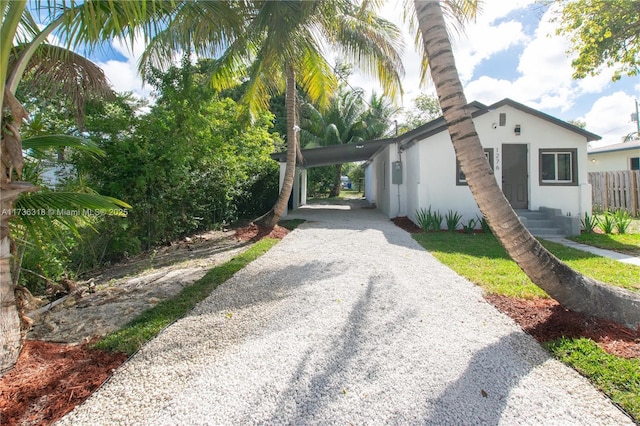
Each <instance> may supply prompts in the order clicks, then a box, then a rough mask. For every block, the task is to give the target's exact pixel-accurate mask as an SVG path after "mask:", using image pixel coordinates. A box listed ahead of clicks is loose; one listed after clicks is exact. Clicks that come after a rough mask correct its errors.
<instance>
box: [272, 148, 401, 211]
mask: <svg viewBox="0 0 640 426" xmlns="http://www.w3.org/2000/svg"><path fill="white" fill-rule="evenodd" d="M394 141H395V139H393V138H388V139H377V140H373V141H366V142H360V143H349V144H342V145H331V146H324V147H320V148H308V149H303V150H301V151H302V162H300V161H299V160H298V163H297V164H296V174H295V176H294V181H293V190H292V193H293V208H294V209H297V208H298V207H300V206H301V205H305V204H306V203H307V169H310V168H312V167H320V166H330V165H333V164H341V163H352V162H356V161H367V160H369V159H371V158H372V157H373V156H374V155H375V154H376V153H378V151H379V150H382V149H384V148H385V147H386V146H387V145H389V144H391V143H393V142H394ZM271 158H273V159H274V160H276V161H278V162H279V163H280V185H279V189H282V183H283V181H284V174H285V170H286V162H287V152H286V151H282V152H276V153H273V154H271Z"/></svg>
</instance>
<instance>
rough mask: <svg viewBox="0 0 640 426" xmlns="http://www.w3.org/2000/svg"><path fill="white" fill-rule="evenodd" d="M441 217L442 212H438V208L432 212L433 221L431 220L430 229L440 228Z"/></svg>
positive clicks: (437, 229)
mask: <svg viewBox="0 0 640 426" xmlns="http://www.w3.org/2000/svg"><path fill="white" fill-rule="evenodd" d="M443 219H444V218H443V217H442V213H440V212H439V211H438V210H436V211H435V212H433V221H432V222H431V230H432V231H434V232H438V231H440V229H441V228H442V220H443Z"/></svg>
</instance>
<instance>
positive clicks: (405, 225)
mask: <svg viewBox="0 0 640 426" xmlns="http://www.w3.org/2000/svg"><path fill="white" fill-rule="evenodd" d="M391 221H392V222H393V223H395V225H396V226H398V227H400V228H402V229H404V230H405V231H407V232H408V233H410V234H421V233H422V232H423V231H422V228H420V227H419V226H418V225H416V224H415V223H413V222H412V221H411V219H409V218H408V217H406V216H401V217H394V218H393V219H391Z"/></svg>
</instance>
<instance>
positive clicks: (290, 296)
mask: <svg viewBox="0 0 640 426" xmlns="http://www.w3.org/2000/svg"><path fill="white" fill-rule="evenodd" d="M351 207H352V206H351V205H349V203H345V205H341V206H322V205H316V206H309V207H306V208H303V209H300V210H299V211H298V212H296V213H295V215H292V216H297V217H302V218H304V219H307V221H306V222H305V223H303V224H302V225H301V226H300V227H299V228H298V229H296V230H295V231H293V232H292V233H291V234H289V235H288V236H287V237H286V238H284V239H283V240H282V242H280V243H279V244H277V245H276V246H275V247H273V248H272V249H271V250H270V251H269V252H268V253H266V254H265V255H263V256H262V257H260V258H259V259H257V260H256V261H254V262H252V263H250V264H249V265H247V266H246V267H245V268H244V269H242V270H241V271H239V272H238V273H236V274H235V275H234V276H233V277H232V278H231V279H230V280H228V281H227V282H225V283H224V284H223V285H221V286H220V287H218V289H216V290H215V291H214V292H213V293H212V294H211V295H210V296H209V297H208V298H207V299H206V300H205V301H203V302H202V303H201V304H199V305H198V306H197V307H196V308H195V309H194V310H193V311H192V312H190V313H189V315H187V316H186V317H185V318H183V319H180V320H179V321H176V322H175V323H173V324H172V325H171V326H170V327H168V328H167V329H166V330H165V331H163V332H162V333H161V334H160V335H159V336H158V337H157V338H155V339H153V340H152V341H150V342H149V343H148V344H146V345H145V346H144V347H143V348H142V350H141V351H140V352H138V353H137V354H136V355H135V356H134V357H133V358H132V359H131V360H129V361H128V362H127V363H125V364H124V365H123V366H122V367H121V368H120V369H118V371H116V373H115V374H114V375H113V377H112V378H111V380H110V381H109V382H108V383H107V384H106V385H105V386H103V387H102V388H101V389H100V390H98V391H97V392H96V393H95V394H94V395H92V396H91V397H90V398H89V399H88V400H87V401H86V402H85V403H84V404H83V405H82V406H80V407H79V408H77V409H76V410H74V411H73V412H72V413H70V414H69V415H68V416H66V417H65V418H64V419H62V420H61V422H60V424H64V425H73V426H77V425H91V426H93V425H119V424H123V425H153V426H157V425H187V424H188V425H254V424H260V425H351V424H353V425H516V424H517V425H585V424H588V425H614V424H615V425H632V424H633V422H632V421H631V420H630V419H629V418H628V417H627V416H626V415H625V414H624V413H623V412H622V411H620V410H619V409H618V408H617V407H616V406H614V405H613V404H612V403H611V401H610V400H609V399H608V398H606V397H605V396H604V395H603V394H602V393H600V392H599V391H597V390H596V389H595V388H594V387H593V386H592V385H591V384H590V383H589V382H588V381H587V380H586V379H585V378H584V377H582V376H580V375H579V374H578V373H576V372H575V371H574V370H572V369H571V368H568V367H566V366H564V365H563V364H561V363H560V362H558V361H556V360H554V359H552V358H551V357H550V356H549V354H548V353H547V352H546V351H544V350H543V349H542V348H541V347H540V345H539V344H538V343H536V342H535V341H534V339H533V338H531V337H530V336H529V335H527V334H525V333H524V332H523V331H522V329H521V328H520V327H519V326H518V325H517V324H515V323H514V322H513V321H512V320H511V319H510V318H508V317H507V316H506V315H503V314H502V313H500V312H499V311H498V310H496V309H495V308H494V307H493V306H492V305H490V304H488V303H487V302H486V301H485V300H484V299H483V297H482V292H481V290H480V288H479V287H477V286H475V285H473V284H472V283H470V282H469V281H467V280H466V279H463V278H462V277H460V276H459V275H457V274H455V273H454V272H453V271H452V270H451V269H449V268H447V267H445V266H444V265H443V264H441V263H440V262H438V261H437V260H436V259H435V258H434V257H433V256H431V255H430V254H429V253H428V252H427V251H425V250H424V249H423V248H422V247H421V246H420V245H419V244H417V242H416V241H414V240H413V239H412V238H411V236H410V235H409V234H408V233H406V232H405V231H403V230H402V229H400V228H398V227H396V226H395V225H394V224H393V223H392V222H391V221H390V220H389V219H388V218H386V217H384V216H383V215H382V214H380V213H379V212H377V211H375V210H366V209H359V208H358V209H353V208H351Z"/></svg>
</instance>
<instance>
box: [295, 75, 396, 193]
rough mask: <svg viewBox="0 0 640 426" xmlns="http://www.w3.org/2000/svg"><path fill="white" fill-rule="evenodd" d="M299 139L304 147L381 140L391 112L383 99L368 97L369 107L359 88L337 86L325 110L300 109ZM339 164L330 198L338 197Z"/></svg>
mask: <svg viewBox="0 0 640 426" xmlns="http://www.w3.org/2000/svg"><path fill="white" fill-rule="evenodd" d="M303 107H304V108H303V120H302V121H301V128H302V129H301V131H300V138H301V143H302V144H303V145H304V146H305V147H307V148H308V147H312V146H329V145H338V144H347V143H358V142H362V141H365V140H370V139H377V138H379V137H382V136H383V135H384V134H385V132H386V131H387V129H388V128H389V118H390V116H391V114H392V113H393V111H394V109H392V108H390V107H389V104H388V102H386V101H385V100H384V98H383V97H378V96H376V94H375V93H374V94H372V96H371V100H370V103H369V105H368V106H367V104H366V103H365V101H364V99H363V91H362V90H361V89H354V90H347V89H346V88H345V87H344V86H342V87H340V90H339V92H338V94H337V95H336V96H335V98H334V99H333V100H332V101H331V104H330V106H329V108H328V109H326V110H324V111H323V110H321V109H319V108H315V107H314V106H313V105H312V104H310V103H307V104H305V105H304V106H303ZM341 177H342V164H336V165H335V176H334V182H333V188H332V189H331V192H330V194H329V196H330V197H337V196H339V195H340V188H341V186H342V180H341Z"/></svg>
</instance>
